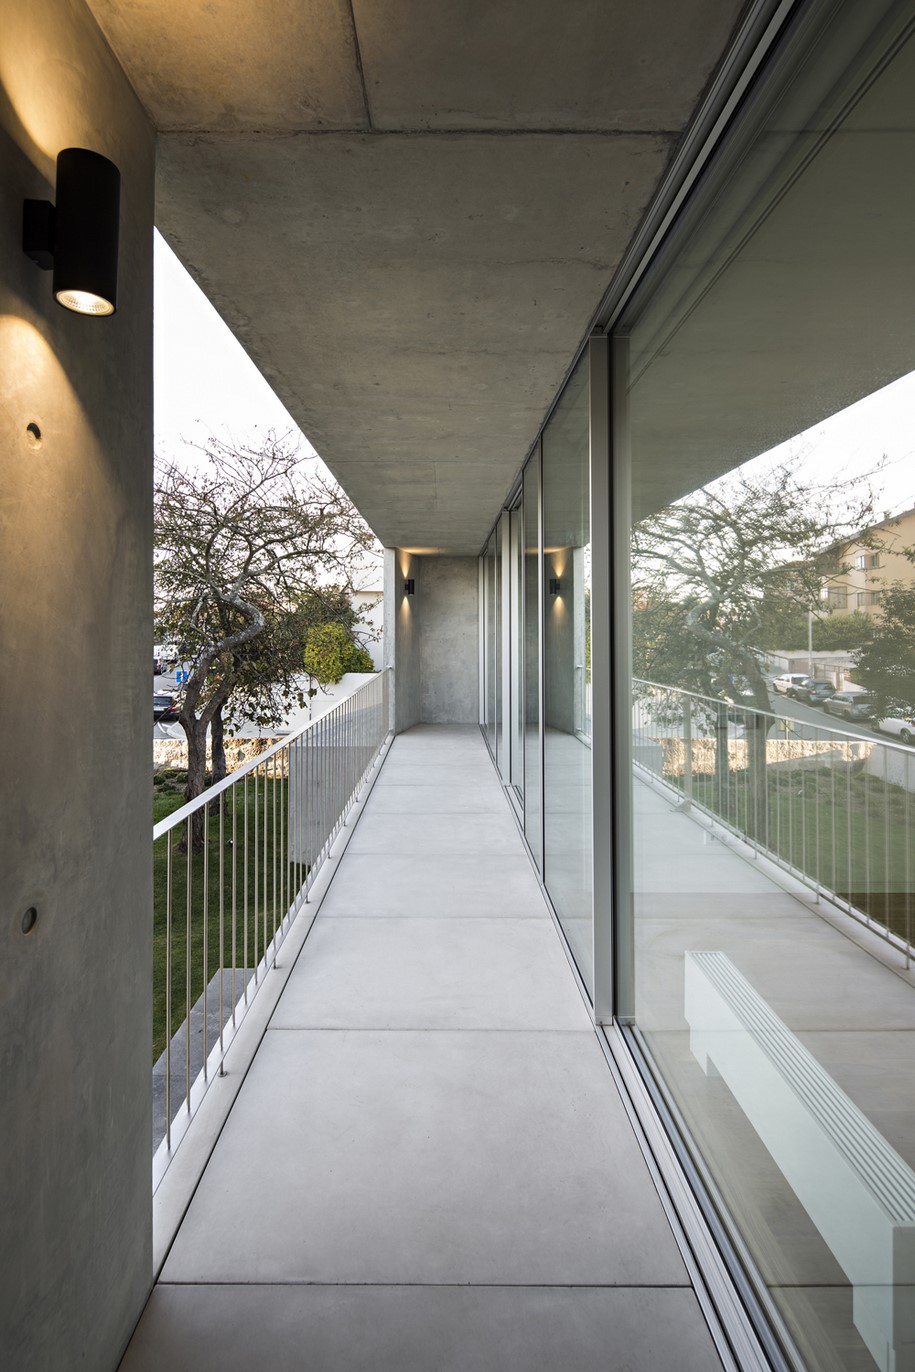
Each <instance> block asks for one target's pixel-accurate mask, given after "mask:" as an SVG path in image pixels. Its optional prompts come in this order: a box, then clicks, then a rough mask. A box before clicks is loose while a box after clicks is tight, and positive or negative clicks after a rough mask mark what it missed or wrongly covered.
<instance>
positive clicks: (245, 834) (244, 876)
mask: <svg viewBox="0 0 915 1372" xmlns="http://www.w3.org/2000/svg"><path fill="white" fill-rule="evenodd" d="M249 775H250V773H249V772H245V789H244V796H243V801H244V816H243V819H242V822H243V825H244V829H243V841H244V845H245V853H244V858H243V863H242V936H241V937H242V962H243V964H244V966H243V969H242V976H243V977H244V979H245V990H244V996H245V1005H247V1004H248V777H249Z"/></svg>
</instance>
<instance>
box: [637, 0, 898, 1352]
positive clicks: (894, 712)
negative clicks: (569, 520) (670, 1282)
mask: <svg viewBox="0 0 915 1372" xmlns="http://www.w3.org/2000/svg"><path fill="white" fill-rule="evenodd" d="M834 16H835V17H834V18H833V19H832V20H831V24H830V26H829V27H827V28H821V29H820V30H819V32H818V35H817V37H816V39H815V40H814V39H813V38H811V39H810V47H809V49H808V50H807V51H806V52H804V53H794V54H790V66H789V59H788V56H787V55H786V59H785V61H784V62H783V63H781V65H780V66H776V67H775V68H774V70H773V72H772V73H771V79H770V80H769V81H768V82H767V83H766V84H765V85H764V86H763V87H762V88H761V89H760V90H759V92H758V93H757V95H756V96H755V97H754V98H755V101H756V105H755V111H754V125H753V128H752V129H749V128H748V127H747V126H744V129H745V131H744V132H742V133H739V134H738V135H736V137H735V138H734V140H733V141H732V143H731V145H730V147H729V148H727V149H725V150H724V151H723V153H722V155H721V156H720V158H719V159H718V163H717V166H716V167H714V168H712V169H710V173H709V175H708V176H707V178H706V181H705V185H704V188H703V190H702V198H701V203H700V202H699V201H698V200H697V201H696V203H695V205H694V207H693V208H691V209H690V211H689V212H688V215H687V216H686V218H685V220H684V221H683V227H682V232H681V233H680V234H679V235H678V237H677V238H676V240H675V241H674V245H673V247H672V248H671V250H670V253H669V255H668V259H667V260H666V261H665V262H664V263H663V264H662V265H661V266H660V267H658V268H657V269H656V271H655V272H654V274H653V279H649V280H648V281H646V283H645V287H644V289H643V291H642V293H641V295H642V299H641V301H639V302H637V303H636V304H635V306H634V307H633V309H632V311H631V317H630V318H629V319H627V321H626V324H627V326H628V328H629V329H630V330H631V332H630V402H631V424H632V434H631V438H632V457H633V512H632V513H633V529H634V533H633V597H632V606H633V613H632V619H633V625H632V628H633V646H634V661H635V671H636V680H635V682H634V687H633V735H634V760H635V782H634V789H635V864H636V865H635V873H636V878H635V892H634V909H635V930H634V934H635V948H636V986H635V994H636V1021H637V1025H638V1028H639V1030H640V1031H641V1039H642V1042H643V1043H644V1045H645V1046H646V1048H647V1050H648V1051H649V1053H650V1055H651V1058H652V1061H653V1065H654V1069H655V1070H656V1072H657V1073H658V1075H659V1076H660V1077H661V1078H662V1079H663V1081H664V1083H665V1084H666V1087H667V1089H668V1090H669V1092H670V1093H671V1095H672V1096H673V1098H674V1100H675V1102H676V1105H677V1107H678V1109H679V1111H680V1114H681V1116H682V1118H683V1119H684V1121H685V1124H686V1126H687V1128H688V1130H689V1132H690V1135H691V1139H692V1146H693V1147H694V1148H695V1149H696V1150H698V1152H699V1153H700V1154H701V1156H702V1158H703V1159H704V1162H705V1164H706V1166H707V1168H708V1170H709V1172H710V1174H711V1176H712V1177H713V1179H714V1182H715V1183H716V1185H717V1187H718V1190H719V1192H720V1195H721V1197H722V1200H723V1203H724V1206H725V1207H726V1210H727V1212H728V1214H729V1216H730V1219H729V1223H731V1224H732V1225H733V1227H734V1228H735V1230H736V1231H737V1232H738V1233H739V1235H740V1236H741V1238H742V1240H743V1242H744V1244H745V1245H746V1246H747V1248H748V1249H749V1251H750V1252H751V1254H752V1255H753V1257H754V1258H755V1260H756V1264H757V1268H758V1276H759V1283H760V1290H761V1292H762V1294H763V1298H764V1299H765V1300H768V1301H770V1302H771V1305H772V1308H773V1309H774V1311H775V1312H777V1314H778V1315H779V1316H780V1317H781V1319H782V1320H783V1321H784V1324H785V1325H786V1326H787V1328H788V1330H789V1331H790V1336H791V1337H792V1338H793V1340H794V1341H795V1343H796V1346H797V1348H798V1349H799V1351H800V1357H801V1360H802V1361H803V1362H804V1363H805V1364H806V1365H807V1366H809V1367H811V1368H814V1367H815V1368H830V1369H837V1370H838V1369H847V1370H848V1372H852V1370H854V1372H870V1370H871V1369H874V1368H881V1369H884V1370H885V1372H889V1369H891V1368H898V1367H901V1366H904V1365H906V1364H907V1363H908V1361H909V1360H910V1359H911V1356H912V1347H913V1341H912V1329H913V1324H912V1315H913V1300H915V1285H913V1282H915V1266H913V1264H912V1262H911V1260H910V1259H909V1257H908V1252H907V1246H908V1244H909V1243H910V1241H911V1240H910V1237H909V1236H911V1235H912V1233H913V1228H912V1226H913V1223H915V1170H913V1168H915V1112H913V1109H912V1100H913V1087H915V991H913V985H912V979H911V973H910V972H909V964H910V956H911V949H910V942H911V938H912V928H911V925H912V911H913V902H912V876H913V868H915V858H913V852H915V827H913V826H915V753H913V750H912V748H911V747H910V746H909V743H910V742H912V741H915V724H913V723H912V720H913V718H915V686H913V681H915V673H913V671H912V669H911V664H912V663H913V662H915V658H913V657H912V651H913V648H912V645H913V641H915V589H913V580H915V567H913V564H912V561H911V559H910V557H909V556H907V555H906V553H905V548H906V547H912V546H915V511H913V510H912V509H911V506H912V484H911V446H912V437H911V435H912V425H911V416H912V413H913V410H915V374H913V368H915V330H913V328H912V315H911V302H912V300H913V298H915V253H913V251H912V223H913V212H915V179H913V177H912V175H911V168H912V158H913V154H915V118H913V103H912V91H913V90H915V42H913V41H912V39H911V37H910V34H911V33H912V31H913V28H915V6H913V5H912V4H911V3H907V4H905V5H899V4H887V3H884V2H883V0H878V3H874V4H873V5H870V4H869V5H866V6H865V5H860V4H858V5H856V4H852V3H846V4H844V5H842V4H840V5H837V6H836V7H835V10H834ZM882 453H886V454H888V456H889V462H888V463H887V465H886V467H885V469H884V470H883V471H880V472H877V473H873V471H872V469H873V468H874V466H875V463H876V461H877V459H879V457H880V455H881V454H882ZM871 492H872V493H873V501H871ZM886 512H890V513H889V516H887V513H886ZM874 558H876V561H875V560H874ZM891 558H893V559H895V562H894V568H893V571H892V572H891V571H890V568H889V563H890V560H891ZM864 687H866V688H867V689H866V690H864V689H863V688H864ZM903 729H906V730H908V735H907V737H904V736H903V732H902V731H903Z"/></svg>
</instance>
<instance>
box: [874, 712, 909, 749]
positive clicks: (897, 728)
mask: <svg viewBox="0 0 915 1372" xmlns="http://www.w3.org/2000/svg"><path fill="white" fill-rule="evenodd" d="M873 727H874V728H875V729H876V730H877V732H878V733H881V734H892V735H893V737H894V738H898V739H899V742H900V743H915V714H912V715H885V716H884V718H883V719H875V720H874V724H873Z"/></svg>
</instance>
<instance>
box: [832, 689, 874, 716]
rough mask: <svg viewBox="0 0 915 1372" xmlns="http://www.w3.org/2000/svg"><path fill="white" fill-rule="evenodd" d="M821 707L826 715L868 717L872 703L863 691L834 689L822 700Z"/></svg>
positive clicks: (872, 706)
mask: <svg viewBox="0 0 915 1372" xmlns="http://www.w3.org/2000/svg"><path fill="white" fill-rule="evenodd" d="M823 709H824V710H825V711H826V713H827V714H828V715H840V716H841V717H842V719H859V720H862V719H870V718H871V716H872V715H873V713H874V704H873V701H872V700H871V698H870V696H869V695H865V693H864V691H835V692H834V693H833V694H832V695H831V696H829V697H828V699H826V700H824V701H823Z"/></svg>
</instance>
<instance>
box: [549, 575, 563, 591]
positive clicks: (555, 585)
mask: <svg viewBox="0 0 915 1372" xmlns="http://www.w3.org/2000/svg"><path fill="white" fill-rule="evenodd" d="M561 590H562V586H561V584H560V581H559V577H558V576H551V577H550V595H559V592H560V591H561Z"/></svg>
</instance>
